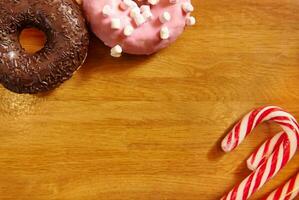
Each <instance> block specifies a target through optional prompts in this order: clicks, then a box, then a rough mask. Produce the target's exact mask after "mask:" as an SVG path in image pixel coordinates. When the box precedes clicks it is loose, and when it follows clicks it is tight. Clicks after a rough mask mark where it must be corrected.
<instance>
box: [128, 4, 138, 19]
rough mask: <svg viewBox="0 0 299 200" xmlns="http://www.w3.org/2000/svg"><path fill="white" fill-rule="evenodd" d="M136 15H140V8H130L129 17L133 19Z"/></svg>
mask: <svg viewBox="0 0 299 200" xmlns="http://www.w3.org/2000/svg"><path fill="white" fill-rule="evenodd" d="M136 15H140V8H139V7H138V6H137V7H134V8H132V9H131V11H130V17H132V18H134V17H136Z"/></svg>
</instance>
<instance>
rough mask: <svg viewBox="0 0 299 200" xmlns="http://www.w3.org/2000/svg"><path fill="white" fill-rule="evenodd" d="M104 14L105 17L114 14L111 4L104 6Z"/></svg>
mask: <svg viewBox="0 0 299 200" xmlns="http://www.w3.org/2000/svg"><path fill="white" fill-rule="evenodd" d="M102 14H103V15H104V16H105V17H108V16H110V15H111V14H112V8H111V6H109V5H105V6H104V7H103V10H102Z"/></svg>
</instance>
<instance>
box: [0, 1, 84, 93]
mask: <svg viewBox="0 0 299 200" xmlns="http://www.w3.org/2000/svg"><path fill="white" fill-rule="evenodd" d="M0 9H1V11H0V83H2V84H3V85H4V87H6V88H8V89H9V90H11V91H14V92H17V93H31V94H32V93H38V92H45V91H48V90H51V89H53V88H55V87H57V86H58V85H60V84H61V83H63V82H64V81H65V80H67V79H69V78H70V77H71V76H72V74H73V73H74V72H75V71H76V70H77V69H78V67H80V66H81V65H82V64H83V62H84V59H85V57H86V55H87V51H88V43H89V37H88V31H87V28H86V24H85V20H84V18H83V16H82V13H81V10H80V8H79V6H78V5H77V4H76V3H75V2H74V1H73V0H0ZM28 27H35V28H38V29H40V30H41V31H43V32H44V33H45V35H46V37H47V41H46V43H45V46H44V48H43V49H41V50H40V51H38V52H36V53H35V54H29V53H27V52H26V51H25V50H24V49H23V48H22V46H21V44H20V42H19V36H20V33H21V31H22V30H23V29H25V28H28Z"/></svg>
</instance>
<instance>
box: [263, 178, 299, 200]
mask: <svg viewBox="0 0 299 200" xmlns="http://www.w3.org/2000/svg"><path fill="white" fill-rule="evenodd" d="M298 194H299V172H297V174H296V175H295V176H294V177H293V178H291V179H290V180H289V181H288V182H286V183H285V184H284V185H282V186H280V187H279V188H277V189H276V190H275V191H273V192H272V193H271V194H270V195H269V196H268V197H266V198H265V199H264V200H292V199H295V197H297V195H298Z"/></svg>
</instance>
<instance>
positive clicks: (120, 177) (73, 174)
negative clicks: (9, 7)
mask: <svg viewBox="0 0 299 200" xmlns="http://www.w3.org/2000/svg"><path fill="white" fill-rule="evenodd" d="M193 4H194V5H195V7H196V12H195V15H196V17H197V19H198V24H197V25H196V26H195V27H193V28H188V29H187V30H186V31H185V32H184V34H183V35H182V36H181V37H180V39H179V40H178V41H177V42H176V43H175V44H173V45H172V46H171V47H169V48H167V49H165V50H163V51H161V52H159V53H158V54H156V55H153V56H150V57H137V56H128V55H126V56H123V57H122V58H120V59H113V58H111V57H110V56H109V49H108V48H106V47H105V46H104V45H103V44H102V43H101V42H100V41H98V40H97V39H96V38H94V37H92V40H91V47H90V51H89V56H88V59H87V61H86V64H85V65H84V66H83V67H82V68H81V69H80V70H79V71H78V72H77V73H76V74H75V75H74V77H73V78H72V79H71V80H70V81H67V82H66V83H65V84H63V85H62V86H61V87H59V88H58V89H56V90H55V91H52V92H49V93H47V94H42V95H17V94H13V93H11V92H9V91H7V90H6V89H4V88H2V87H1V88H0V141H1V143H0V199H1V200H21V199H22V200H81V199H82V200H98V199H105V200H120V199H121V200H129V199H130V200H132V199H136V200H137V199H142V200H162V199H163V200H164V199H165V200H166V199H167V200H195V199H196V200H198V199H200V200H214V199H219V197H220V196H222V195H223V194H224V193H225V192H226V191H228V190H229V189H230V188H231V187H232V186H233V185H234V184H236V183H238V182H239V181H240V180H241V179H242V178H243V177H245V176H246V175H247V174H248V173H249V171H248V170H247V169H246V167H245V159H246V157H247V156H248V155H249V154H250V152H252V151H253V150H254V149H255V148H256V147H257V146H258V145H259V144H261V142H262V141H264V140H265V139H266V138H268V137H269V135H273V134H275V133H276V132H277V131H278V130H279V129H278V127H276V126H273V125H270V124H265V125H263V126H261V127H259V128H258V129H257V130H256V131H255V134H253V135H251V136H250V137H249V138H248V139H247V140H246V142H245V143H244V144H243V145H241V146H240V148H238V149H237V150H236V151H234V152H233V153H230V154H227V155H224V153H222V152H221V150H220V148H219V141H220V139H221V138H222V137H223V136H224V135H225V134H226V132H227V130H228V128H229V127H230V126H231V125H233V122H234V121H236V120H238V119H239V118H240V117H241V116H242V115H243V114H244V113H246V112H248V111H249V110H251V109H252V108H254V107H257V106H261V105H271V104H273V105H278V106H281V107H283V108H285V109H286V110H288V111H290V112H291V113H293V114H294V115H295V117H297V119H299V104H298V102H299V89H298V85H299V1H298V0H239V1H229V0H222V1H219V0H209V1H199V0H193ZM23 44H24V46H25V47H26V48H28V49H34V48H36V46H39V45H40V44H41V40H40V35H39V34H37V33H36V32H32V31H29V32H27V34H25V36H24V41H23ZM298 162H299V156H296V157H295V158H294V159H293V160H292V162H291V163H290V164H289V165H288V166H287V167H286V168H285V169H284V170H283V171H282V172H281V173H280V174H279V175H278V176H277V177H275V178H274V179H273V180H271V181H270V182H269V183H268V184H267V185H266V186H265V187H264V188H263V189H262V190H261V191H260V192H258V193H257V194H256V195H255V196H254V197H253V198H252V199H259V198H260V197H261V196H263V195H264V194H266V193H267V192H269V191H270V190H272V189H274V188H275V187H276V186H278V185H279V184H280V183H282V181H285V180H287V179H288V178H289V177H290V176H291V175H292V174H294V173H295V172H296V171H297V170H298V169H299V167H298Z"/></svg>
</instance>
